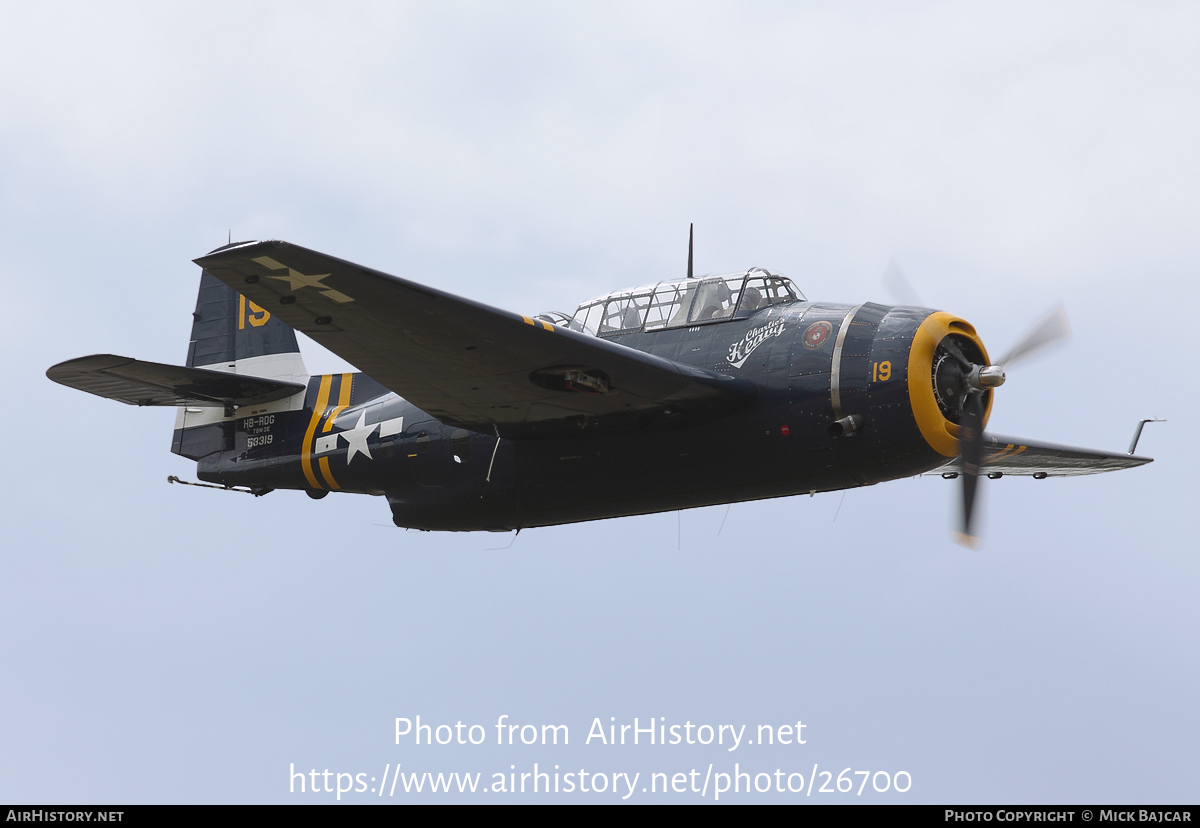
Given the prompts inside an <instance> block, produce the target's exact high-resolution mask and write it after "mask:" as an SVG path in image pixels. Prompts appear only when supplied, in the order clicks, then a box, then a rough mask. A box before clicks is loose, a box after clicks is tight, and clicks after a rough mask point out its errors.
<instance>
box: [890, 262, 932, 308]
mask: <svg viewBox="0 0 1200 828" xmlns="http://www.w3.org/2000/svg"><path fill="white" fill-rule="evenodd" d="M883 288H884V290H886V291H887V292H888V293H890V294H891V295H892V298H893V299H895V300H896V301H897V302H899V303H900V304H901V305H915V306H917V307H925V303H924V302H922V301H921V297H920V296H918V295H917V291H916V290H915V289H914V288H913V286H912V284H910V283H909V281H908V279H907V278H906V277H905V275H904V272H903V271H901V270H900V267H899V265H897V264H896V260H895V259H892V260H891V261H889V262H888V265H887V267H885V268H884V269H883Z"/></svg>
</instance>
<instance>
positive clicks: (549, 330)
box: [196, 241, 757, 436]
mask: <svg viewBox="0 0 1200 828" xmlns="http://www.w3.org/2000/svg"><path fill="white" fill-rule="evenodd" d="M196 263H197V264H199V265H200V266H201V267H203V268H204V269H205V270H207V271H208V272H209V273H212V274H213V275H214V276H216V277H217V278H218V279H220V280H221V281H223V282H225V283H226V284H227V285H229V286H230V287H232V288H233V289H234V290H236V291H238V292H239V293H242V294H244V295H245V296H246V298H248V299H250V300H252V301H254V302H256V303H257V304H259V305H261V306H262V307H264V308H268V309H270V311H271V313H273V314H275V315H277V316H279V317H280V318H281V319H282V320H283V321H284V322H287V323H288V324H289V325H291V326H292V327H293V328H295V329H296V330H299V331H302V332H304V333H306V334H308V335H309V336H310V337H312V338H313V339H315V340H316V341H317V342H319V343H320V344H321V345H323V346H325V347H326V348H328V349H329V350H330V351H333V352H334V353H335V354H337V355H338V356H340V357H342V358H343V359H345V360H347V361H349V362H350V363H352V364H353V365H355V366H356V367H357V368H359V369H360V370H362V371H363V372H364V373H366V374H368V375H370V376H371V377H372V378H373V379H375V380H376V381H377V382H379V383H381V384H382V385H383V386H385V387H386V388H388V389H389V390H391V391H394V392H395V393H397V394H399V395H400V396H401V397H403V398H405V399H406V400H408V401H409V402H411V403H413V404H414V405H416V406H417V407H418V408H421V409H422V410H424V411H426V412H428V413H429V414H431V415H432V416H434V417H436V418H438V419H439V420H441V421H442V422H445V423H448V424H452V425H457V426H461V427H464V428H471V429H474V430H485V431H491V430H492V428H493V427H495V428H497V429H498V430H499V431H501V432H502V433H505V434H506V435H510V436H522V435H536V434H542V433H553V432H555V431H557V430H560V429H562V428H564V427H567V426H569V427H570V428H572V429H574V433H578V427H579V426H583V427H588V426H598V427H602V428H606V429H610V428H639V427H655V426H669V425H672V424H680V425H682V424H690V423H693V422H698V421H700V420H703V419H710V418H712V417H715V416H720V415H722V414H724V413H727V412H728V411H731V410H733V409H735V408H738V407H741V406H743V405H746V404H748V403H749V402H751V401H752V400H753V399H754V397H755V396H756V394H757V389H756V388H755V386H754V384H753V383H751V382H749V381H747V380H744V379H741V378H737V377H731V376H727V375H725V374H720V373H717V372H715V371H706V370H703V369H700V368H693V367H691V366H687V365H681V364H679V363H676V362H672V361H671V360H667V359H662V358H661V357H656V356H653V355H651V354H647V353H643V352H641V351H636V350H634V349H632V348H627V347H625V346H622V345H617V344H616V343H613V342H608V341H606V340H603V339H598V338H597V337H594V336H588V335H586V334H581V333H578V332H576V331H571V330H568V329H566V328H560V327H556V326H554V325H550V324H548V323H542V322H535V321H534V320H533V319H531V318H530V317H527V316H521V315H519V314H515V313H509V312H507V311H502V310H498V309H496V308H492V307H489V306H487V305H484V304H481V303H479V302H473V301H471V300H468V299H462V298H460V297H458V296H453V295H451V294H449V293H445V292H443V291H440V290H436V289H434V288H429V287H425V286H424V285H419V284H417V283H415V282H411V281H408V280H407V279H401V278H398V277H396V276H389V275H388V274H386V273H380V272H379V271H376V270H371V269H370V268H366V267H362V266H360V265H356V264H352V263H350V262H346V261H342V260H341V259H335V258H333V257H332V256H326V255H324V254H321V253H317V252H315V251H312V250H307V249H305V248H303V247H299V246H297V245H293V244H288V243H287V242H281V241H269V242H246V243H243V244H237V245H232V246H229V247H226V248H221V249H218V250H216V251H213V252H212V253H210V254H209V255H207V256H202V257H201V258H199V259H196Z"/></svg>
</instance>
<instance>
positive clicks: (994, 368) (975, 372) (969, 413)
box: [883, 262, 1071, 549]
mask: <svg viewBox="0 0 1200 828" xmlns="http://www.w3.org/2000/svg"><path fill="white" fill-rule="evenodd" d="M883 284H884V286H885V287H886V288H887V289H888V290H889V291H890V292H891V293H892V294H894V295H895V296H896V298H897V299H899V300H901V301H903V302H904V303H905V304H913V305H922V304H923V303H921V302H920V300H919V298H918V296H917V293H916V291H915V290H913V288H912V286H911V285H910V284H909V283H908V280H907V279H905V278H904V274H903V273H901V271H900V268H898V267H897V266H896V263H895V262H891V263H889V264H888V267H887V270H885V271H884V275H883ZM1070 335H1071V326H1070V324H1069V323H1068V322H1067V313H1066V311H1065V310H1064V309H1063V307H1062V306H1061V305H1060V306H1058V307H1057V308H1055V309H1054V310H1052V311H1050V313H1048V314H1046V315H1045V316H1043V317H1042V318H1041V319H1039V320H1038V321H1037V322H1035V323H1034V324H1033V325H1031V326H1030V327H1029V329H1028V330H1027V331H1025V333H1024V334H1022V335H1021V336H1020V337H1019V338H1018V339H1017V341H1016V342H1015V343H1013V345H1012V347H1011V348H1009V349H1008V351H1007V352H1006V353H1005V354H1004V356H1002V357H1000V359H999V360H997V361H996V363H995V364H992V365H988V364H987V360H985V359H984V356H983V352H982V351H980V349H979V347H978V346H977V345H975V343H974V342H972V341H971V340H969V339H967V338H966V337H958V336H956V335H954V334H951V335H949V336H947V337H945V338H944V339H942V341H941V342H940V343H939V344H938V347H937V351H936V353H935V355H934V360H933V392H934V396H935V397H937V401H938V405H939V407H940V408H941V409H942V412H943V413H944V414H945V416H946V417H947V419H949V420H950V421H951V422H955V423H957V424H958V426H959V441H958V442H959V457H960V460H961V462H962V472H961V474H962V480H963V485H962V505H961V509H960V511H959V523H958V528H957V530H956V531H955V533H954V540H955V541H956V542H957V543H959V544H961V545H963V546H967V547H970V548H972V549H976V548H978V546H979V536H978V535H976V534H975V532H974V528H973V520H974V514H975V499H976V496H977V495H978V491H979V471H980V467H981V466H982V465H983V414H984V411H985V410H986V408H987V395H988V394H989V393H991V390H992V389H993V388H999V387H1000V386H1001V385H1003V384H1004V380H1005V370H1006V369H1008V368H1011V367H1013V366H1014V365H1017V364H1018V363H1021V362H1024V361H1025V360H1027V359H1029V358H1030V357H1032V356H1034V355H1035V354H1037V353H1039V352H1041V351H1043V350H1045V349H1046V348H1049V347H1050V346H1051V345H1054V344H1056V343H1058V342H1061V341H1063V340H1064V339H1066V338H1067V337H1069V336H1070Z"/></svg>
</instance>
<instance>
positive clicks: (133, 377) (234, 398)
mask: <svg viewBox="0 0 1200 828" xmlns="http://www.w3.org/2000/svg"><path fill="white" fill-rule="evenodd" d="M46 376H47V377H49V378H50V379H52V380H54V381H55V382H57V383H59V384H60V385H66V386H68V387H70V388H78V389H79V390H80V391H87V392H88V393H89V394H95V395H96V396H98V397H107V398H108V399H110V400H117V401H119V402H123V403H126V404H128V405H173V406H177V405H194V406H198V407H201V408H203V407H209V408H219V407H229V406H233V405H237V406H242V405H254V404H259V403H266V402H271V401H273V400H281V399H283V398H284V397H290V396H292V395H293V394H297V393H299V392H301V391H303V390H304V386H303V385H297V384H296V383H294V382H279V381H278V380H269V379H262V378H259V377H247V376H241V375H238V374H227V373H224V372H222V371H208V370H205V369H203V368H183V367H181V366H178V365H163V364H161V363H158V362H143V361H142V360H139V359H130V358H129V357H123V356H116V355H115V354H96V355H94V356H86V357H80V358H78V359H69V360H67V361H66V362H60V363H58V365H55V366H53V367H52V368H50V369H49V370H48V371H46Z"/></svg>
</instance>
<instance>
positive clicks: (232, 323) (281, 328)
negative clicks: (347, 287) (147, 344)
mask: <svg viewBox="0 0 1200 828" xmlns="http://www.w3.org/2000/svg"><path fill="white" fill-rule="evenodd" d="M192 318H193V322H192V338H191V341H190V342H189V343H188V353H187V367H189V368H207V369H209V370H210V371H227V372H229V373H233V374H248V375H251V376H255V377H265V378H267V379H277V380H283V381H285V382H298V383H300V384H305V383H307V382H308V371H307V370H306V369H305V367H304V360H303V359H302V358H301V357H300V347H299V346H298V345H297V344H296V332H295V331H294V330H292V328H291V327H290V326H289V325H287V324H286V323H284V322H283V321H281V320H280V319H277V318H276V317H274V316H272V315H271V312H270V311H269V310H266V309H265V308H260V307H259V306H258V305H256V304H254V303H253V302H251V301H250V300H248V299H247V298H246V297H245V296H242V295H241V294H240V293H237V292H236V291H234V290H233V288H231V287H229V286H228V285H226V284H225V283H224V282H222V281H220V280H219V279H217V278H216V277H215V276H213V275H212V274H211V273H209V272H208V271H207V270H205V271H201V273H200V293H199V295H198V296H197V298H196V312H195V313H193V314H192Z"/></svg>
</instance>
